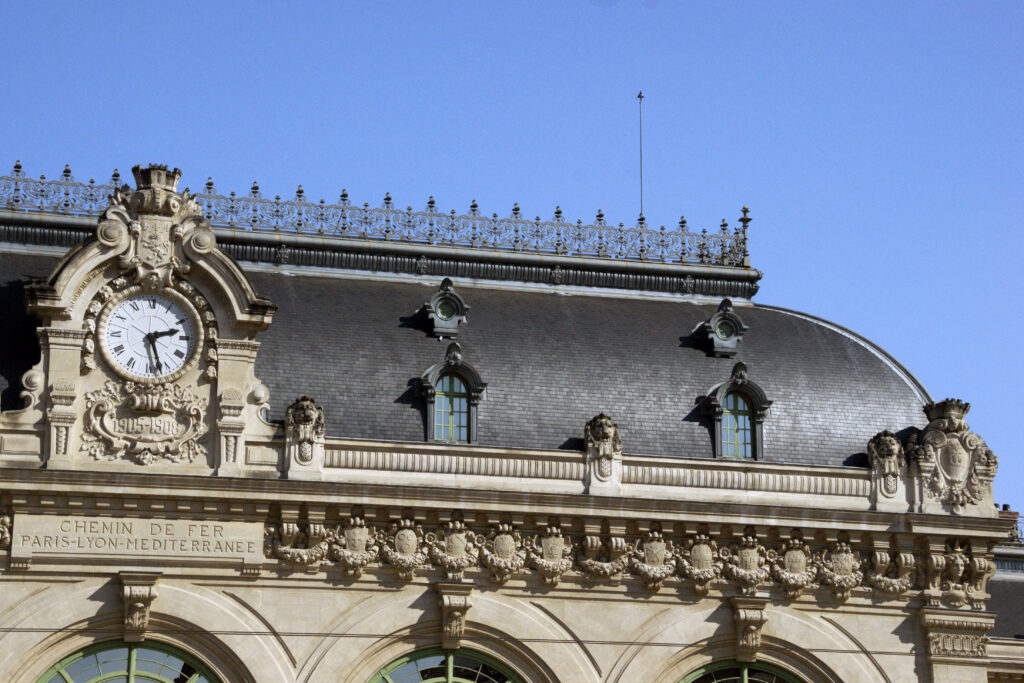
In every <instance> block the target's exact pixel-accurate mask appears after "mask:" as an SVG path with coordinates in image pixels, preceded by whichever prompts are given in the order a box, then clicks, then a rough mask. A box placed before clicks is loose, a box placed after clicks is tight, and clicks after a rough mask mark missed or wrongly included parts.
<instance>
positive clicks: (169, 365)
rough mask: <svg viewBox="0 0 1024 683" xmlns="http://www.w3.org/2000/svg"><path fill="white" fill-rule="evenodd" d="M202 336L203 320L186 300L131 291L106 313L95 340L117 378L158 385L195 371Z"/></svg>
mask: <svg viewBox="0 0 1024 683" xmlns="http://www.w3.org/2000/svg"><path fill="white" fill-rule="evenodd" d="M201 335H202V325H201V324H200V320H199V315H198V314H197V313H196V312H195V308H193V307H192V305H191V304H189V302H188V301H187V300H186V299H185V298H184V297H183V296H181V295H180V294H178V293H177V292H174V291H171V290H163V291H161V292H159V293H149V292H142V291H141V290H140V289H139V288H137V287H131V288H129V289H128V290H126V291H125V292H123V293H122V295H121V296H119V297H117V298H115V299H114V300H113V301H111V302H110V303H108V304H107V306H106V307H105V308H104V310H103V313H102V314H101V315H100V318H99V321H98V324H97V335H96V336H97V337H98V338H99V345H100V352H101V353H102V355H103V358H104V360H106V361H107V364H108V365H110V367H111V368H113V369H114V370H115V371H116V372H117V373H118V374H121V375H123V376H125V377H126V378H128V379H131V380H133V381H136V382H141V383H144V384H155V383H158V382H167V381H170V380H173V379H177V378H178V377H180V376H181V375H183V374H184V373H185V372H186V371H187V370H188V369H189V368H191V367H192V366H193V365H195V362H196V359H197V357H198V355H199V354H198V351H199V346H200V344H201V343H202V336H201Z"/></svg>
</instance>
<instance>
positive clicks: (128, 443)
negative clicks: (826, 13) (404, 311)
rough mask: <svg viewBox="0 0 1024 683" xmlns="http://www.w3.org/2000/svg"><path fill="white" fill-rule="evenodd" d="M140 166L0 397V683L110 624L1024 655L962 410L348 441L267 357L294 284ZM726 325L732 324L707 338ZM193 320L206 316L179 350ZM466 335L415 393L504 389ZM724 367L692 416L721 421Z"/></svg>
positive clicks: (298, 652)
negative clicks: (718, 442) (701, 433)
mask: <svg viewBox="0 0 1024 683" xmlns="http://www.w3.org/2000/svg"><path fill="white" fill-rule="evenodd" d="M134 173H135V180H136V184H137V188H136V189H135V190H134V191H132V190H130V189H129V188H128V187H127V186H125V188H124V189H123V190H118V191H117V192H115V193H114V195H113V196H112V197H111V198H110V202H109V206H108V207H107V208H106V210H105V212H104V213H103V215H102V216H101V217H100V220H99V221H98V224H97V226H96V228H95V239H92V240H89V241H87V242H85V243H84V244H82V245H80V246H78V247H75V248H73V249H71V250H70V251H69V252H68V254H67V256H66V258H64V259H62V260H61V261H60V262H59V264H58V266H57V267H56V269H55V270H54V271H53V272H52V274H51V275H50V277H49V278H48V279H46V280H45V281H40V282H37V283H35V284H33V285H32V286H30V287H29V288H27V290H26V292H27V306H28V309H29V311H31V313H32V314H33V315H34V316H36V317H37V318H38V319H39V321H40V326H39V328H38V338H39V347H40V359H39V362H38V363H37V364H36V365H35V366H34V367H32V368H31V369H30V370H28V371H27V372H25V374H24V376H23V377H22V386H23V392H22V398H23V401H24V407H22V408H21V409H18V410H11V411H7V412H4V413H2V414H0V507H2V509H3V512H2V514H0V552H2V554H3V556H4V559H3V562H2V563H0V585H2V586H3V590H0V637H2V638H3V639H4V640H5V641H6V642H5V644H4V647H3V648H0V650H2V653H0V679H2V680H5V681H12V682H18V683H21V682H26V683H27V682H31V681H35V680H36V679H37V678H38V677H39V676H40V675H41V674H42V673H43V672H44V671H46V670H47V668H48V667H50V666H52V665H53V664H54V663H55V662H57V661H59V660H61V659H62V658H63V657H65V656H67V655H68V654H70V653H72V652H75V651H76V650H79V649H81V648H83V647H85V646H87V645H90V644H92V643H97V642H103V641H106V640H111V639H119V640H123V641H125V642H146V641H148V642H160V643H165V644H168V645H172V646H174V647H176V648H179V649H180V650H182V651H184V652H186V653H188V654H190V655H192V656H194V657H196V658H197V659H199V660H201V661H202V662H204V663H205V664H207V665H208V666H209V667H210V668H211V670H212V671H213V672H215V674H216V675H217V676H219V677H220V678H221V680H223V681H261V682H263V681H266V682H272V683H277V682H287V681H323V680H338V681H352V682H353V683H364V682H365V681H367V680H369V679H370V677H371V676H372V675H373V674H375V673H376V672H377V671H378V670H380V669H382V668H383V667H385V666H386V665H388V664H389V663H390V662H392V661H393V660H395V659H397V658H399V657H401V656H403V655H407V654H409V653H411V652H413V651H416V650H420V649H424V648H436V647H440V648H444V649H456V648H463V649H468V650H473V651H476V652H480V653H483V654H486V655H488V656H490V657H492V658H494V659H496V660H498V661H500V662H502V663H503V664H504V665H506V666H507V667H508V668H509V669H510V670H511V671H514V672H517V673H518V674H519V675H520V676H521V677H522V678H523V680H527V681H538V682H542V681H544V682H546V681H550V682H554V681H561V682H573V683H575V682H583V681H594V682H597V681H620V682H631V681H663V682H665V683H672V682H675V681H679V680H681V679H682V678H683V677H684V676H686V675H688V674H690V673H691V672H693V671H696V670H697V669H699V668H700V667H701V666H704V665H706V664H709V663H711V662H716V661H721V660H731V661H736V662H754V663H758V662H760V663H765V664H769V665H772V666H775V667H778V668H779V669H781V670H783V671H786V672H789V673H790V674H791V675H792V676H793V677H794V678H796V679H797V680H807V681H916V680H935V681H985V680H988V679H989V677H990V675H991V676H996V675H997V673H998V675H1006V676H1012V675H1017V674H1018V673H1021V674H1024V664H1022V665H1021V666H1019V667H1015V665H1013V664H1012V662H1013V660H1014V657H1022V659H1024V648H1019V647H1016V644H1015V643H1013V642H1011V641H1004V640H1001V639H992V638H990V637H989V636H988V635H987V634H988V632H989V630H990V629H991V627H992V624H993V620H994V615H993V614H992V612H991V611H990V610H993V609H998V606H997V605H990V604H989V601H988V598H989V593H988V591H987V588H988V581H989V579H990V578H991V577H992V575H993V574H994V572H995V568H996V565H995V561H994V557H995V553H996V546H997V544H998V543H999V542H1001V541H1002V540H1004V539H1005V538H1006V536H1007V534H1008V531H1009V528H1010V523H1009V522H1008V521H1007V519H1005V518H1004V517H1000V516H999V514H998V513H997V511H996V509H995V506H994V504H993V499H992V480H993V478H994V476H995V474H996V469H997V464H998V463H997V459H996V457H995V455H993V453H992V452H991V450H989V449H988V448H987V446H986V445H985V443H984V441H983V440H982V439H981V438H980V437H979V436H978V435H976V434H974V433H972V432H970V431H969V428H968V426H967V424H966V422H965V421H964V419H965V415H966V414H967V411H968V410H969V408H970V406H969V404H966V403H964V402H962V401H959V400H955V399H946V400H943V401H938V402H930V403H927V404H926V405H925V406H924V407H923V409H924V413H925V415H926V417H927V420H928V422H927V426H926V427H925V428H924V429H923V430H922V429H918V428H916V427H914V426H913V425H908V424H898V423H897V424H891V425H890V428H889V429H888V430H885V431H882V432H879V433H878V434H877V435H876V436H874V437H873V438H870V439H869V440H866V442H865V443H864V445H863V448H864V451H865V453H866V454H867V456H868V467H842V466H817V467H808V466H804V465H794V464H786V463H785V462H781V461H771V460H770V459H766V460H762V459H761V458H760V457H758V458H757V459H750V460H724V459H713V458H688V457H669V456H670V454H668V453H662V454H647V455H641V454H633V453H632V452H631V450H630V443H629V440H628V438H627V437H626V436H625V435H623V434H622V433H621V432H620V429H619V427H618V425H617V424H616V422H615V419H614V415H606V414H604V413H603V412H602V413H600V414H598V415H596V416H595V417H593V419H591V420H589V421H587V422H585V423H581V424H580V425H579V428H580V429H582V430H583V435H584V438H583V439H582V440H580V447H579V449H578V450H574V449H571V448H567V449H561V450H545V449H539V448H520V449H513V448H499V447H493V446H485V445H479V444H477V443H475V438H470V439H469V442H470V443H461V444H460V443H436V442H430V441H427V442H425V443H422V444H417V443H409V442H407V441H398V440H396V441H384V440H373V441H368V440H358V439H346V438H339V437H336V436H333V434H335V433H337V432H335V431H334V430H335V429H336V427H337V425H332V424H331V423H330V421H329V420H327V419H326V418H325V407H324V405H322V404H321V403H320V399H318V397H316V396H312V397H311V396H302V397H301V398H297V399H296V400H294V402H292V403H291V405H290V407H289V408H288V409H287V411H286V413H285V415H284V419H283V421H282V422H281V423H276V422H272V421H269V420H268V418H267V415H268V412H267V406H268V401H269V398H270V392H272V391H274V387H273V386H267V385H265V384H264V383H263V382H262V381H261V379H260V378H259V377H258V373H257V360H258V357H259V354H260V353H261V345H260V335H261V333H263V332H264V331H265V330H267V329H268V328H269V327H270V326H271V325H272V324H273V319H274V314H275V306H274V304H273V303H271V302H270V301H268V300H267V299H265V298H262V297H261V296H259V295H258V294H257V293H256V291H255V290H254V288H253V286H252V284H251V282H250V279H249V277H248V276H247V274H246V272H244V271H243V269H242V267H241V266H240V265H239V263H238V262H236V261H235V260H234V259H232V258H230V257H229V256H227V255H226V254H225V253H224V252H223V251H222V250H221V249H220V248H219V247H218V233H217V231H216V230H215V229H214V228H213V227H211V225H210V223H209V221H208V219H207V218H206V217H205V216H204V213H203V210H202V208H201V207H200V206H199V205H198V204H197V203H196V202H195V200H194V198H192V197H190V196H189V195H188V193H187V192H178V191H177V188H176V184H177V181H178V176H179V172H178V171H176V170H175V171H169V170H168V169H166V168H164V167H159V166H150V167H147V168H141V167H136V169H135V170H134ZM13 213H14V212H13V210H8V214H9V215H8V214H5V216H6V219H11V215H13ZM744 217H746V213H744ZM40 220H45V214H43V215H42V218H41V219H40ZM745 228H746V224H745V223H744V235H745ZM562 258H565V259H568V258H570V257H562ZM558 267H561V266H558ZM710 267H711V266H709V268H710ZM722 268H725V269H726V270H728V269H727V268H726V267H725V266H722ZM724 272H725V271H723V273H724ZM420 275H422V276H426V275H427V273H425V272H424V273H421V274H420ZM718 276H719V277H721V278H725V280H727V279H728V274H727V273H725V274H721V273H719V275H718ZM687 277H689V276H687ZM743 277H744V278H747V277H748V276H747V275H744V276H743ZM691 279H692V278H691ZM436 287H437V288H436V291H437V294H435V296H433V297H432V298H431V299H430V301H429V302H428V303H427V304H425V310H426V312H427V314H428V315H429V321H430V328H429V330H428V333H429V334H431V335H433V336H436V337H437V338H439V339H446V338H448V339H450V338H451V337H455V336H456V335H457V334H459V335H460V340H461V335H462V331H463V329H465V328H467V327H468V326H469V325H470V323H469V322H468V319H467V317H466V315H465V314H466V311H468V310H469V306H468V304H466V303H465V302H464V301H463V299H462V294H463V291H462V290H461V289H460V293H459V294H456V293H455V290H454V288H453V285H452V282H451V281H450V280H444V281H443V282H440V283H438V284H437V286H436ZM460 287H461V286H460ZM680 296H683V295H680ZM154 301H156V302H160V305H166V306H168V307H169V308H168V310H174V311H179V312H180V313H181V317H180V318H179V319H177V320H176V321H174V322H172V323H171V324H170V325H171V326H170V327H168V330H157V331H153V330H150V331H148V332H146V333H145V334H142V335H141V336H139V337H138V339H136V342H135V343H136V344H137V346H138V348H140V349H142V350H143V351H142V353H143V354H144V355H143V357H144V358H147V359H148V360H149V361H150V362H151V367H150V369H149V371H148V372H145V373H144V372H142V370H140V369H138V368H135V367H132V368H126V367H125V366H124V365H123V361H121V360H119V357H118V356H119V352H118V351H117V350H116V349H117V346H118V344H117V341H118V339H119V337H114V336H111V335H112V334H113V333H114V332H117V331H118V328H117V324H116V316H115V311H116V310H119V309H117V306H121V305H127V306H131V305H132V304H133V303H136V304H138V305H140V306H146V305H154V306H155V305H156V304H155V303H153V302H154ZM741 303H742V302H740V301H739V300H737V301H736V302H732V301H730V302H727V303H723V304H722V305H721V306H720V307H719V312H718V313H717V314H715V315H716V317H713V318H711V319H710V322H708V323H706V324H705V326H704V327H701V328H700V329H699V334H698V336H702V338H703V341H702V343H706V344H710V346H708V347H707V351H708V355H709V356H711V357H716V356H723V357H726V358H732V357H733V356H735V355H737V353H739V351H738V349H739V348H742V347H739V346H738V345H737V344H736V343H735V342H738V340H739V336H742V335H743V334H748V335H749V336H753V335H755V334H756V330H753V329H751V330H748V326H747V325H746V324H744V323H743V322H741V321H740V317H739V315H738V314H737V313H736V312H734V310H733V307H734V306H737V307H739V306H740V304H741ZM722 320H725V321H726V322H728V324H729V325H730V326H731V327H730V328H729V329H730V330H732V332H734V333H736V334H737V335H738V336H737V337H736V338H732V337H731V336H730V337H729V338H728V339H721V338H718V337H715V336H714V330H716V329H718V327H720V326H721V324H722V323H721V321H722ZM174 325H177V327H174ZM186 328H187V329H188V330H191V331H192V333H191V335H186V334H182V333H183V332H184V331H185V329H186ZM122 329H123V328H122ZM125 334H131V332H130V331H129V332H125ZM721 334H722V336H725V333H724V332H723V333H721ZM172 336H177V337H190V338H189V339H187V340H183V341H185V342H186V343H185V344H183V345H182V346H181V347H180V348H181V350H182V357H181V359H180V365H178V366H177V367H176V369H173V370H170V369H169V367H168V368H167V369H166V371H165V368H164V366H163V364H162V363H161V361H160V360H159V350H162V349H164V348H170V347H164V346H161V344H163V340H164V338H165V337H172ZM120 339H123V337H121V338H120ZM716 339H717V341H716ZM726 342H727V343H726ZM744 343H746V342H744ZM442 348H443V347H442ZM312 353H315V350H314V349H312V347H305V348H304V347H302V346H301V345H299V346H298V347H297V348H295V349H294V357H293V358H292V361H293V362H294V364H295V365H296V367H299V366H301V364H302V363H304V362H305V361H304V358H305V355H306V354H312ZM462 354H463V352H462V349H461V347H460V346H459V345H458V344H451V345H450V346H449V347H448V352H447V354H446V355H445V360H444V361H442V362H441V363H439V364H438V365H437V366H434V367H432V368H431V369H430V370H428V371H427V372H426V373H425V374H424V375H423V378H424V379H422V380H421V386H420V391H421V392H424V393H429V400H430V401H436V400H437V398H436V395H435V394H436V391H437V388H436V387H437V378H438V377H439V376H440V374H441V373H442V372H443V371H444V369H445V368H451V367H456V366H459V367H463V366H464V367H466V368H468V370H466V372H467V373H469V374H467V375H466V376H467V377H468V379H469V382H468V389H467V391H468V394H467V395H468V397H469V398H468V399H467V403H468V405H469V406H470V407H469V408H468V410H469V411H471V412H470V413H469V415H470V419H471V420H476V419H477V418H476V415H475V412H472V411H475V410H477V409H478V407H479V405H480V401H481V400H482V398H483V397H484V395H485V394H484V388H485V387H486V386H487V384H486V383H485V382H484V381H483V380H484V378H482V377H481V376H480V374H479V373H478V372H477V371H476V370H474V369H473V366H470V365H468V363H466V362H465V361H464V360H463V357H462ZM438 355H440V351H439V352H438ZM164 363H168V364H169V363H170V361H169V360H165V361H164ZM154 368H155V369H154ZM746 373H747V369H746V366H745V365H743V364H742V363H739V364H736V365H735V367H734V370H733V374H732V379H731V380H729V382H731V384H728V383H727V384H728V386H733V385H736V386H741V387H742V386H748V387H749V386H753V387H754V389H756V396H755V398H757V401H756V402H755V403H756V405H755V408H756V409H757V415H756V421H757V424H758V430H759V431H758V432H757V439H758V441H759V442H760V440H761V439H762V438H763V437H762V432H761V431H760V429H761V427H760V425H761V422H763V421H764V420H765V419H766V415H767V411H768V407H769V406H771V405H772V404H773V403H776V404H777V403H778V399H777V398H776V397H775V396H773V395H772V394H771V387H770V386H768V385H767V383H766V384H765V387H764V390H762V387H761V386H759V385H756V384H753V383H752V382H750V380H748V379H747V374H746ZM727 377H728V374H726V377H723V379H727ZM758 378H759V381H760V376H758ZM597 379H598V380H601V378H597ZM581 381H595V380H594V378H581ZM724 386H726V385H718V386H717V387H714V388H712V390H711V391H709V393H708V395H707V396H705V397H704V398H703V399H701V401H700V402H699V403H698V405H697V406H696V407H695V408H694V411H695V414H701V412H702V410H705V409H707V406H709V405H710V406H712V408H713V409H714V410H713V411H712V412H715V411H717V412H716V419H719V420H720V419H721V414H722V410H723V409H722V402H721V401H720V400H718V397H719V394H718V393H716V391H717V390H719V389H722V387H724ZM423 387H427V389H429V391H427V389H424V388H423ZM722 391H724V389H722ZM722 396H723V397H724V393H723V394H722ZM552 398H553V397H552ZM715 406H717V407H715ZM426 414H427V415H429V418H430V422H429V423H428V424H432V423H433V420H434V407H433V403H431V404H430V409H429V412H427V413H426ZM473 424H474V427H473V431H472V432H471V433H474V434H475V430H476V426H475V422H474V423H473ZM715 424H716V425H717V424H718V423H715ZM766 431H767V430H766ZM578 433H579V432H577V434H578ZM992 652H998V653H999V657H1000V659H999V662H1001V663H1000V664H999V665H998V666H995V665H993V659H992ZM1007 662H1010V663H1009V664H1008V663H1007Z"/></svg>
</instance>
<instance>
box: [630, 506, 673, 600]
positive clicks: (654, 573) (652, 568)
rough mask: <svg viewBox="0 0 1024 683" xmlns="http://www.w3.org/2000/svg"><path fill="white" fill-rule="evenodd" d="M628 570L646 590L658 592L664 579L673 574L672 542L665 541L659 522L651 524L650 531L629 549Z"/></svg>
mask: <svg viewBox="0 0 1024 683" xmlns="http://www.w3.org/2000/svg"><path fill="white" fill-rule="evenodd" d="M630 570H631V571H632V572H633V574H634V575H636V576H639V577H640V578H641V579H643V582H644V585H645V586H646V587H647V589H648V590H658V589H659V588H661V585H662V584H663V583H664V582H665V579H667V578H668V577H670V576H672V575H673V574H675V571H676V559H675V555H674V553H673V547H672V542H671V541H665V539H664V537H663V536H662V534H661V523H660V522H651V525H650V529H649V530H648V531H647V532H646V533H645V534H644V535H643V537H642V538H641V539H640V540H639V542H638V543H637V544H636V547H634V548H631V552H630Z"/></svg>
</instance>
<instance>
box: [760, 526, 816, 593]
mask: <svg viewBox="0 0 1024 683" xmlns="http://www.w3.org/2000/svg"><path fill="white" fill-rule="evenodd" d="M768 559H769V560H770V562H771V573H772V578H774V579H775V580H776V581H778V582H779V585H781V586H782V590H783V591H785V593H786V597H787V598H796V597H798V596H799V595H800V593H801V592H802V591H803V589H805V588H807V587H808V586H810V585H811V584H812V583H813V582H814V579H815V578H817V576H818V566H817V563H815V562H814V556H813V554H812V553H811V549H810V548H809V547H808V546H807V544H806V543H804V536H803V532H801V531H800V530H799V529H794V530H793V532H792V534H791V536H790V539H789V540H788V541H786V542H785V544H783V546H782V548H780V549H779V551H778V552H774V551H772V552H769V553H768Z"/></svg>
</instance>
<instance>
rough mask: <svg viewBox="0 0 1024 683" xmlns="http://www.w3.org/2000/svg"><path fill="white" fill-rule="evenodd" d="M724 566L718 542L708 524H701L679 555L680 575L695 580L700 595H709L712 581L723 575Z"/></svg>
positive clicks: (695, 588) (694, 586)
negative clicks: (713, 537)
mask: <svg viewBox="0 0 1024 683" xmlns="http://www.w3.org/2000/svg"><path fill="white" fill-rule="evenodd" d="M722 567H723V563H722V559H721V558H720V557H719V555H718V544H717V543H715V541H714V540H712V538H711V533H710V531H709V530H708V525H707V524H701V525H700V526H699V527H697V533H696V534H694V535H693V536H692V537H691V538H688V539H687V540H686V548H685V550H684V551H683V552H682V553H680V555H679V575H680V576H682V577H683V578H684V579H687V580H688V581H692V582H693V589H694V590H695V591H696V592H697V594H698V595H707V593H708V588H709V587H710V586H711V584H712V582H714V581H715V580H716V579H717V578H718V577H719V576H721V575H722Z"/></svg>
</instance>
